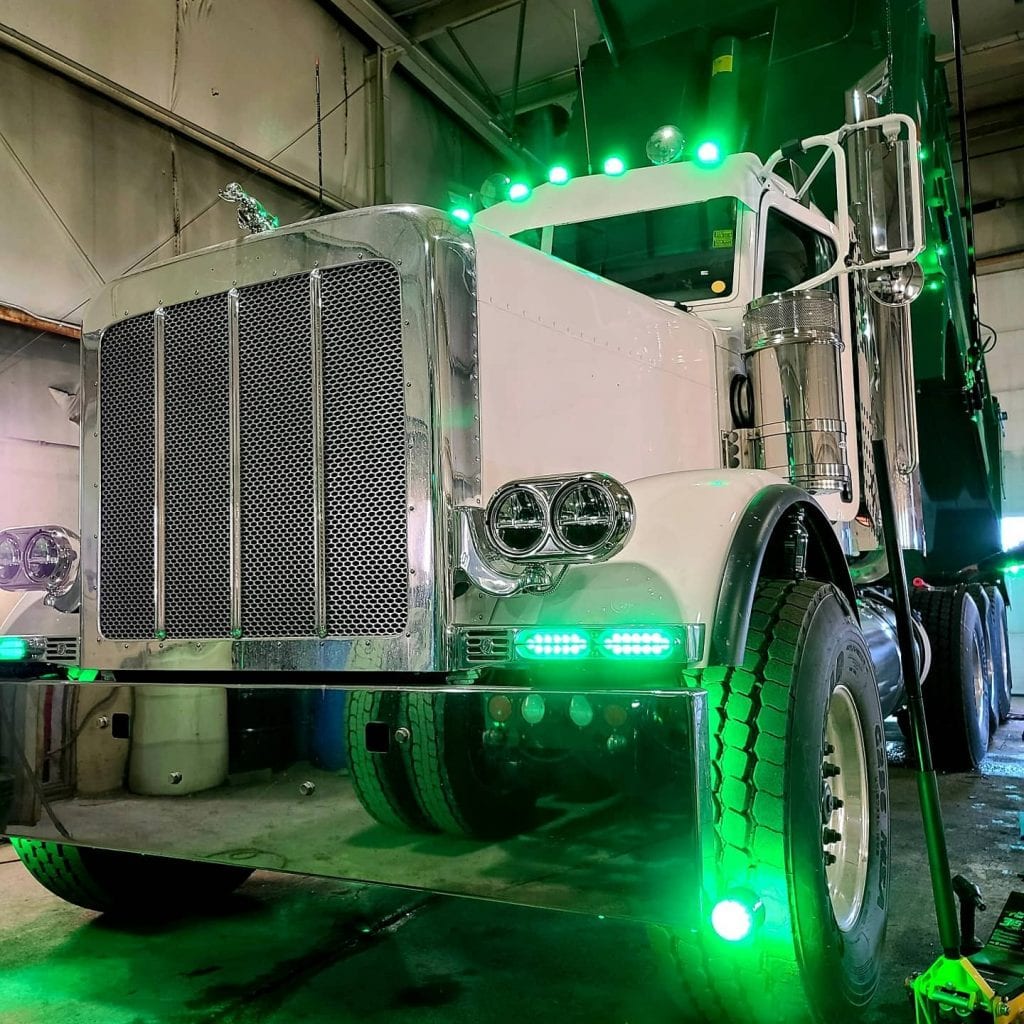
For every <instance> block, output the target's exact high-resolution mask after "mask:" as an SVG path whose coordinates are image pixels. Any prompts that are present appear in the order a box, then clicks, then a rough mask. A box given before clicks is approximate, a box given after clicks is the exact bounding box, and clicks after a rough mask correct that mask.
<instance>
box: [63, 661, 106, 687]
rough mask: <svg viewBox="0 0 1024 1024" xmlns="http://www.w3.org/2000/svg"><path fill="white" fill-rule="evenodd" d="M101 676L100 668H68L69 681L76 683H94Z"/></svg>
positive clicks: (71, 666)
mask: <svg viewBox="0 0 1024 1024" xmlns="http://www.w3.org/2000/svg"><path fill="white" fill-rule="evenodd" d="M99 674H100V670H99V669H98V668H80V667H79V666H78V665H69V666H68V679H71V680H73V681H74V682H76V683H94V682H96V677H97V676H98V675H99Z"/></svg>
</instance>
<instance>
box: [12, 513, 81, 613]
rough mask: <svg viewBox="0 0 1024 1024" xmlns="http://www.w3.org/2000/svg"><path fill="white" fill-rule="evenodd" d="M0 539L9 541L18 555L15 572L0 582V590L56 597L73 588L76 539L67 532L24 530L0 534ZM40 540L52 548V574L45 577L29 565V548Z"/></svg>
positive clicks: (50, 528) (40, 528)
mask: <svg viewBox="0 0 1024 1024" xmlns="http://www.w3.org/2000/svg"><path fill="white" fill-rule="evenodd" d="M0 538H3V539H5V540H10V541H11V543H12V544H13V545H14V546H15V548H16V549H17V552H18V565H17V571H16V572H14V573H12V574H10V575H9V577H8V578H0V590H7V591H11V592H17V591H24V590H43V591H46V592H47V593H49V594H51V595H54V596H57V597H59V596H62V595H64V594H66V593H68V592H69V591H70V590H71V588H72V587H73V586H74V583H75V579H76V576H77V572H76V563H77V562H78V550H77V547H76V542H77V540H78V537H77V536H76V535H75V534H73V533H71V531H70V530H65V529H63V528H62V527H60V526H26V527H19V528H17V529H8V530H3V531H0ZM40 538H45V539H46V541H47V542H48V543H49V544H52V545H53V551H54V556H55V564H54V567H53V571H52V572H50V573H48V574H42V573H39V572H37V571H34V570H33V569H31V568H30V564H29V555H30V553H31V551H32V547H33V545H34V544H35V543H36V542H37V541H38V540H39V539H40Z"/></svg>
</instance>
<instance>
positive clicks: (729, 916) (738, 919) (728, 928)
mask: <svg viewBox="0 0 1024 1024" xmlns="http://www.w3.org/2000/svg"><path fill="white" fill-rule="evenodd" d="M711 927H712V928H714V929H715V932H716V934H717V935H718V936H719V938H722V939H725V941H726V942H742V941H743V940H744V939H745V938H747V936H749V935H750V933H751V932H752V931H753V930H754V914H753V912H752V911H751V909H750V907H748V906H747V905H746V904H745V903H743V902H741V901H740V900H737V899H725V900H719V901H718V903H716V904H715V907H714V909H713V910H712V911H711Z"/></svg>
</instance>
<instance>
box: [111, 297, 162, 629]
mask: <svg viewBox="0 0 1024 1024" xmlns="http://www.w3.org/2000/svg"><path fill="white" fill-rule="evenodd" d="M100 395H101V397H102V396H106V398H107V400H106V401H104V402H103V404H102V409H101V412H100V417H101V418H100V465H101V474H102V480H103V484H102V487H103V490H102V492H101V500H100V546H101V551H102V555H101V558H100V572H99V590H100V616H99V618H100V631H101V632H102V633H103V634H104V636H114V637H126V638H129V637H149V636H152V635H153V630H154V618H153V491H154V485H153V472H154V471H153V416H154V413H153V318H152V316H136V317H132V318H131V319H130V320H122V321H121V322H120V323H118V324H114V326H113V327H110V328H109V329H108V330H107V331H105V332H104V334H103V346H102V351H101V355H100Z"/></svg>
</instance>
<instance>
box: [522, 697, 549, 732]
mask: <svg viewBox="0 0 1024 1024" xmlns="http://www.w3.org/2000/svg"><path fill="white" fill-rule="evenodd" d="M521 711H522V715H523V721H525V722H526V723H527V724H528V725H538V724H539V723H540V722H541V721H542V720H543V718H544V712H545V711H547V708H546V707H545V705H544V698H543V697H542V696H541V695H540V694H539V693H531V694H530V695H529V696H527V697H526V698H525V699H524V700H523V706H522V709H521Z"/></svg>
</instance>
